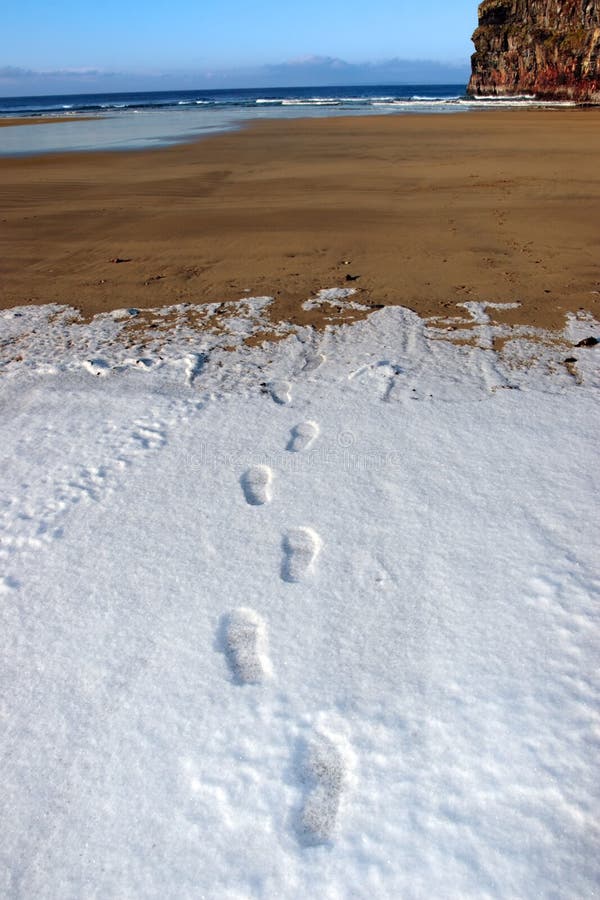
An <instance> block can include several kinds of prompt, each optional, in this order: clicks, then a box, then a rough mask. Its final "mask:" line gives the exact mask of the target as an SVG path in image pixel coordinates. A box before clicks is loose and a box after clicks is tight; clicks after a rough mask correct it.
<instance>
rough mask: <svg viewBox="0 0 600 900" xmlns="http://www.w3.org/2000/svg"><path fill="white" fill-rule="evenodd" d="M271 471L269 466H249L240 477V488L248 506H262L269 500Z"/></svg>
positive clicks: (271, 479)
mask: <svg viewBox="0 0 600 900" xmlns="http://www.w3.org/2000/svg"><path fill="white" fill-rule="evenodd" d="M272 481H273V473H272V471H271V469H270V468H269V466H251V467H250V468H249V469H248V471H247V472H244V474H243V475H242V478H241V485H242V490H243V492H244V497H245V498H246V503H249V504H250V506H262V505H263V504H264V503H270V501H271V483H272Z"/></svg>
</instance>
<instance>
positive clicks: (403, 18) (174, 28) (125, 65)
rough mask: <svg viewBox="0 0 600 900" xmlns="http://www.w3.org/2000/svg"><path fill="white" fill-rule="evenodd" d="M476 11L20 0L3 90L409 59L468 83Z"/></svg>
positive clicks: (266, 76) (168, 82) (338, 71)
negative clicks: (420, 61)
mask: <svg viewBox="0 0 600 900" xmlns="http://www.w3.org/2000/svg"><path fill="white" fill-rule="evenodd" d="M476 15H477V3H476V0H452V2H451V3H450V2H448V0H428V2H427V3H422V2H421V3H415V2H407V0H380V2H372V3H370V4H369V3H365V2H364V0H361V2H358V0H345V2H342V0H320V2H318V0H304V2H303V3H301V4H300V3H298V4H290V3H281V2H275V0H256V2H248V0H246V2H242V0H221V2H220V3H217V2H215V0H209V2H203V0H196V2H191V0H171V2H165V0H144V2H141V0H103V2H102V3H100V2H97V0H93V2H87V3H86V2H85V0H83V2H82V0H54V2H48V0H20V2H9V3H7V4H6V7H5V9H4V11H3V16H2V18H3V21H2V57H0V94H15V93H27V92H28V91H33V89H34V88H35V90H39V89H40V83H41V85H42V86H43V85H44V84H45V85H46V86H47V88H48V92H50V88H51V87H52V85H54V87H55V88H56V89H67V88H66V87H62V85H63V83H64V84H65V85H66V86H68V85H71V89H72V90H79V89H80V90H91V89H92V83H96V84H97V85H98V87H99V89H109V87H108V84H109V83H112V84H113V89H114V90H125V89H128V88H130V89H144V88H145V87H147V88H148V89H151V88H152V87H155V86H157V82H160V81H161V80H162V81H163V82H164V84H165V86H167V87H175V86H176V85H177V84H178V83H180V84H181V86H182V87H186V86H192V87H202V86H205V85H206V86H208V85H212V86H213V87H218V86H220V85H221V84H222V85H223V86H231V87H233V86H239V87H244V86H248V87H250V86H254V85H256V86H263V85H268V84H273V85H274V84H276V83H280V84H281V83H282V82H281V81H279V82H278V81H277V79H281V78H282V77H283V78H285V77H287V78H288V79H289V82H288V83H294V84H299V83H302V82H301V79H302V77H303V76H304V77H305V78H306V79H308V80H307V81H306V83H309V84H310V83H312V84H314V83H317V81H318V79H319V78H320V77H322V76H323V75H326V74H328V73H329V74H331V76H332V77H333V81H332V82H331V83H333V82H334V81H337V82H338V83H341V82H340V78H346V77H347V76H351V77H352V80H351V81H350V82H348V81H346V83H352V81H354V83H357V82H356V78H357V77H360V76H361V75H362V76H363V77H368V80H370V81H377V80H379V79H378V73H379V68H381V72H382V74H383V73H384V72H385V73H386V74H387V75H390V74H391V75H392V76H393V75H394V73H396V75H397V78H398V79H401V78H402V77H403V74H404V73H406V74H407V75H408V80H410V79H411V69H410V67H409V68H406V66H404V68H403V63H404V61H406V60H426V61H431V62H432V63H437V64H438V65H437V66H436V65H431V67H430V69H431V74H432V78H431V80H434V81H436V80H446V79H445V78H444V77H442V76H443V74H446V73H447V74H452V72H453V71H456V72H457V73H460V74H459V77H457V78H456V79H455V80H457V81H460V80H461V79H462V76H463V73H464V72H465V71H466V67H467V65H468V59H469V55H470V53H471V51H472V45H471V43H470V36H471V33H472V31H473V29H474V27H475V25H476ZM440 64H441V66H440ZM422 71H424V70H423V69H422V68H420V69H419V70H418V72H419V73H421V72H422ZM338 76H339V77H338ZM371 76H372V77H371ZM298 78H300V81H299V80H298ZM236 79H237V82H236ZM253 79H254V80H253ZM50 82H52V84H50ZM159 87H160V85H158V87H157V89H159Z"/></svg>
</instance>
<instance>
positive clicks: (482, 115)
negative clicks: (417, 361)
mask: <svg viewBox="0 0 600 900" xmlns="http://www.w3.org/2000/svg"><path fill="white" fill-rule="evenodd" d="M573 112H578V113H579V115H577V116H574V117H572V119H571V121H570V123H569V125H570V127H569V129H568V133H567V134H565V133H564V129H563V126H564V116H565V115H566V114H568V113H573ZM597 115H598V111H597V110H594V109H590V108H586V109H585V113H583V110H580V109H578V108H573V109H568V110H566V109H565V110H546V109H535V110H533V109H532V110H518V111H505V110H498V111H497V110H494V111H490V112H488V111H484V110H482V111H480V112H479V114H478V115H477V116H472V115H465V116H451V115H423V114H413V115H401V116H351V117H336V118H333V117H332V118H323V119H310V118H305V119H288V120H279V121H268V120H260V121H256V122H253V123H252V124H250V125H246V126H244V127H241V128H238V129H236V130H235V131H229V132H223V133H220V134H218V135H212V136H207V137H204V138H202V139H201V140H199V141H198V140H196V141H194V142H191V143H185V144H178V145H176V146H170V147H162V148H158V149H151V150H148V149H145V150H141V151H119V152H118V153H116V152H114V151H102V152H97V151H92V152H90V151H86V152H83V153H82V152H79V153H78V152H69V153H60V154H44V155H38V156H26V157H4V158H1V159H0V195H1V198H2V207H3V214H2V221H1V222H0V228H1V229H2V232H3V241H4V247H5V248H6V249H5V250H4V251H3V260H2V263H0V271H1V277H2V287H1V288H0V307H1V308H10V307H13V306H19V305H23V304H26V303H60V304H66V305H70V306H74V307H76V308H77V309H79V310H81V312H82V313H83V315H84V316H86V317H91V316H93V315H94V314H95V313H97V312H105V311H108V310H111V309H118V308H122V307H132V306H135V307H138V308H141V309H143V308H152V307H157V306H171V305H174V304H178V303H191V304H202V303H205V302H216V301H229V300H239V299H240V298H243V297H244V296H263V295H268V296H274V297H275V302H274V304H273V307H272V313H271V315H272V317H273V321H274V322H277V321H283V320H287V321H290V322H293V323H297V324H314V325H316V326H317V327H322V326H323V324H325V323H324V319H323V315H322V313H320V312H319V310H312V311H306V310H303V309H302V307H301V303H302V302H303V301H305V300H307V299H309V298H310V297H312V296H314V295H315V294H316V293H317V292H318V291H319V290H321V289H323V288H332V287H352V288H355V289H356V291H357V295H356V300H357V301H358V302H359V303H362V304H365V305H367V306H373V307H377V306H379V305H381V304H383V305H387V304H390V305H401V306H405V307H408V308H410V309H412V310H414V311H415V312H417V313H418V314H419V315H421V316H423V317H425V318H427V317H431V316H443V317H445V318H448V317H452V316H453V315H459V314H460V309H461V307H460V304H462V303H465V302H469V301H472V302H492V303H520V304H521V305H520V306H519V307H518V308H515V309H511V310H502V311H497V312H496V313H495V316H497V317H498V320H499V321H502V322H504V323H506V324H524V325H531V326H534V327H541V328H545V329H548V330H558V329H561V328H562V327H563V326H564V319H565V315H566V314H567V313H568V312H575V311H577V310H578V309H581V308H584V309H586V310H588V311H589V312H591V313H592V314H593V315H595V317H596V318H599V317H600V302H599V301H600V293H598V292H600V263H599V262H598V259H597V248H596V244H597V226H596V222H597V221H598V218H599V215H598V214H599V212H600V174H598V171H597V158H598V151H599V150H600V132H599V131H598V127H597V125H598V120H597V119H595V118H594V117H595V116H597ZM65 118H66V117H65ZM66 120H67V121H77V120H76V119H73V118H70V117H69V118H66ZM51 121H52V122H55V121H57V119H51ZM37 122H38V123H41V119H38V120H37ZM7 226H8V227H7ZM115 261H119V264H116V263H115ZM348 276H351V277H350V278H348ZM357 276H358V277H357ZM500 317H501V318H500Z"/></svg>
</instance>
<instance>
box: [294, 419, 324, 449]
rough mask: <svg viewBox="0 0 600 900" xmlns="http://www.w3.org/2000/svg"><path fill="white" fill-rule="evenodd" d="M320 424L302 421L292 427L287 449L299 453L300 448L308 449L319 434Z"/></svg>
mask: <svg viewBox="0 0 600 900" xmlns="http://www.w3.org/2000/svg"><path fill="white" fill-rule="evenodd" d="M319 431H320V429H319V426H318V425H317V423H316V422H310V421H309V422H300V423H299V424H298V425H295V426H294V427H293V428H292V431H291V434H290V439H289V441H288V445H287V448H286V449H287V450H291V451H292V453H298V452H299V451H300V450H308V449H309V448H310V447H311V446H312V445H313V444H314V442H315V439H316V438H317V437H318V435H319Z"/></svg>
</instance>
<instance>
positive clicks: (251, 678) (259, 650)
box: [223, 606, 272, 684]
mask: <svg viewBox="0 0 600 900" xmlns="http://www.w3.org/2000/svg"><path fill="white" fill-rule="evenodd" d="M223 634H224V644H225V655H226V656H227V661H228V663H229V667H230V668H231V672H232V674H233V677H234V678H235V680H236V681H237V682H238V684H259V683H260V682H261V681H264V680H265V679H266V678H268V677H269V676H270V675H271V672H272V668H271V661H270V659H269V656H268V639H267V627H266V625H265V622H264V620H263V619H262V618H261V616H259V615H258V613H256V612H255V611H254V610H253V609H248V608H247V607H243V606H242V607H240V608H239V609H236V610H234V611H233V612H231V613H229V615H227V616H225V619H224V622H223Z"/></svg>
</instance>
